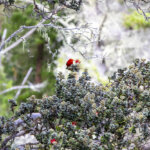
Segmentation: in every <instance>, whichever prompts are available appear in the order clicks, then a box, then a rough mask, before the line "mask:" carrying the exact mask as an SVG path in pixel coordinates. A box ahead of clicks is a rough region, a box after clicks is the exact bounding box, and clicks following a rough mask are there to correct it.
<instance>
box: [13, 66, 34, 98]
mask: <svg viewBox="0 0 150 150" xmlns="http://www.w3.org/2000/svg"><path fill="white" fill-rule="evenodd" d="M31 72H32V67H31V68H30V69H29V70H28V72H27V74H26V76H25V78H24V79H23V81H22V84H21V86H23V85H24V84H25V83H26V81H27V80H28V78H29V76H30V74H31ZM20 93H21V89H19V90H18V91H17V93H16V96H15V97H14V100H16V99H17V98H18V96H19V95H20Z"/></svg>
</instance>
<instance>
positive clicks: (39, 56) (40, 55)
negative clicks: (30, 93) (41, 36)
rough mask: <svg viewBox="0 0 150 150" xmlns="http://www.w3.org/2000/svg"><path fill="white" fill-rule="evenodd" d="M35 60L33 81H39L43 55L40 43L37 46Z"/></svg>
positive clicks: (40, 80)
mask: <svg viewBox="0 0 150 150" xmlns="http://www.w3.org/2000/svg"><path fill="white" fill-rule="evenodd" d="M37 51H38V52H37V61H36V74H35V83H41V82H42V78H41V71H42V62H43V56H44V44H40V45H39V46H38V48H37Z"/></svg>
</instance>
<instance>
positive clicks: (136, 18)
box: [123, 11, 150, 30]
mask: <svg viewBox="0 0 150 150" xmlns="http://www.w3.org/2000/svg"><path fill="white" fill-rule="evenodd" d="M147 15H148V16H149V14H148V13H147ZM123 24H124V26H125V27H126V28H128V29H137V30H138V29H140V28H149V27H150V22H149V21H147V20H145V18H144V17H143V15H140V14H139V13H138V12H137V11H134V12H132V13H131V14H129V15H125V17H124V21H123Z"/></svg>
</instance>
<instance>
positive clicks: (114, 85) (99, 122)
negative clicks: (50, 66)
mask: <svg viewBox="0 0 150 150" xmlns="http://www.w3.org/2000/svg"><path fill="white" fill-rule="evenodd" d="M67 67H68V66H67ZM69 67H70V68H69V70H74V67H75V68H76V69H75V70H78V67H79V63H78V64H72V65H69ZM71 67H72V69H71ZM56 80H57V84H56V93H55V94H56V95H53V96H49V97H47V96H44V97H43V98H42V99H36V98H35V96H31V97H30V98H28V101H27V102H26V103H21V105H20V106H19V109H17V110H15V106H16V103H15V102H14V101H13V100H9V103H10V106H11V110H12V112H14V115H13V116H12V117H11V118H4V117H1V119H0V136H1V142H0V144H1V145H0V146H1V149H2V150H5V149H13V148H12V147H11V146H12V143H13V141H14V139H15V137H19V136H21V135H25V134H27V133H30V134H31V135H34V136H35V138H36V140H37V142H36V143H32V141H31V143H29V144H26V145H21V146H22V147H24V148H25V147H27V146H28V149H30V148H31V149H35V148H37V149H40V150H42V149H43V150H47V149H48V150H49V149H50V150H51V149H54V150H59V149H61V150H63V149H64V150H65V149H66V150H67V149H70V150H91V149H92V150H117V149H118V150H119V149H120V150H122V149H132V150H133V149H135V150H136V149H141V147H142V146H143V145H145V144H146V142H147V141H148V140H149V139H150V62H146V61H145V60H139V59H136V60H135V61H134V63H133V65H131V66H129V68H128V69H127V68H125V69H119V70H118V72H115V73H114V75H113V76H112V77H111V78H110V83H109V85H107V86H103V85H101V84H99V85H95V84H94V83H91V82H90V76H89V75H88V72H87V70H85V72H83V74H82V76H80V77H78V72H73V71H72V72H71V73H70V74H69V75H68V78H67V79H65V77H64V75H63V74H62V73H59V74H58V76H57V79H56ZM16 147H18V148H19V145H18V146H17V145H16Z"/></svg>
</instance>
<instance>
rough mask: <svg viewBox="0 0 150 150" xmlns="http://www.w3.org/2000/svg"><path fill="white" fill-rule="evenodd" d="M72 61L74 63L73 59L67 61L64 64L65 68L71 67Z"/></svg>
mask: <svg viewBox="0 0 150 150" xmlns="http://www.w3.org/2000/svg"><path fill="white" fill-rule="evenodd" d="M73 61H74V60H73V59H69V60H68V61H67V63H66V66H67V67H69V66H71V65H72V64H73Z"/></svg>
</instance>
